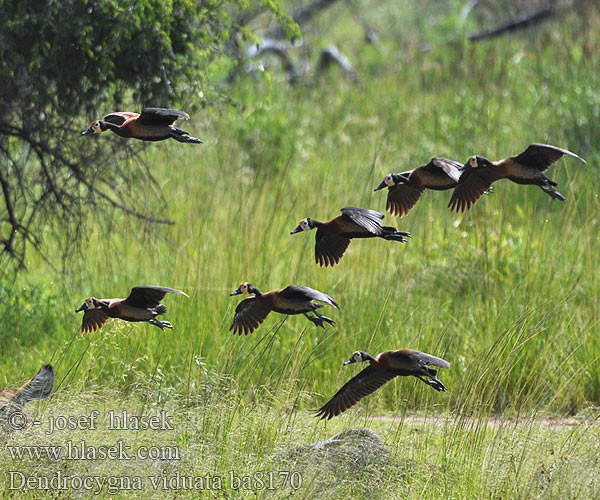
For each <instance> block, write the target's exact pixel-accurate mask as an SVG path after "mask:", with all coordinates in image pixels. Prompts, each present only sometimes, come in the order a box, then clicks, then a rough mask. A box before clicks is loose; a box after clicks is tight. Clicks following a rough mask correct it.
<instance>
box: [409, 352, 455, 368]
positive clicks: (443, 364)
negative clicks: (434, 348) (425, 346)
mask: <svg viewBox="0 0 600 500" xmlns="http://www.w3.org/2000/svg"><path fill="white" fill-rule="evenodd" d="M401 352H402V353H404V354H405V355H406V356H408V357H409V358H412V359H414V360H416V361H418V363H419V364H421V365H423V366H439V367H440V368H450V363H448V361H446V360H445V359H442V358H438V357H437V356H432V355H431V354H427V353H426V352H421V351H415V350H413V349H408V350H407V351H401Z"/></svg>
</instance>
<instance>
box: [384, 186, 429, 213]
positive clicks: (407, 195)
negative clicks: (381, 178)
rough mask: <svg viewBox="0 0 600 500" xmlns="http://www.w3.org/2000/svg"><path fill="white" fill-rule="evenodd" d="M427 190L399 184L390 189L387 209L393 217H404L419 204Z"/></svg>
mask: <svg viewBox="0 0 600 500" xmlns="http://www.w3.org/2000/svg"><path fill="white" fill-rule="evenodd" d="M424 191H425V188H422V187H414V186H409V185H407V184H397V185H396V186H390V187H389V188H388V196H387V204H386V209H387V211H388V212H389V213H391V214H392V215H396V216H398V217H404V216H405V215H406V214H407V213H408V212H410V209H411V208H412V207H414V206H415V205H416V204H417V201H419V198H421V195H422V194H423V192H424Z"/></svg>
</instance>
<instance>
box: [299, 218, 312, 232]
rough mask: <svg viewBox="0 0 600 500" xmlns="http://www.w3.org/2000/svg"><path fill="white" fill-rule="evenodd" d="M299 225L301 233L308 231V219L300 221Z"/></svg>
mask: <svg viewBox="0 0 600 500" xmlns="http://www.w3.org/2000/svg"><path fill="white" fill-rule="evenodd" d="M300 225H301V226H302V231H310V224H309V223H308V219H302V221H301V222H300Z"/></svg>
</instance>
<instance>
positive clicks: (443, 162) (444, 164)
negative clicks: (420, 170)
mask: <svg viewBox="0 0 600 500" xmlns="http://www.w3.org/2000/svg"><path fill="white" fill-rule="evenodd" d="M429 165H432V166H433V167H436V168H441V169H442V170H443V171H444V173H445V174H446V175H447V176H448V177H450V179H452V180H453V181H454V182H458V181H459V180H460V176H461V173H462V171H463V170H464V168H465V166H464V164H462V163H459V162H457V161H454V160H449V159H448V158H441V157H438V158H432V159H431V161H430V162H429V164H428V166H429Z"/></svg>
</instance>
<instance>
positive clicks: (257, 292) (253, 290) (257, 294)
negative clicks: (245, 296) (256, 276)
mask: <svg viewBox="0 0 600 500" xmlns="http://www.w3.org/2000/svg"><path fill="white" fill-rule="evenodd" d="M248 291H249V292H250V293H253V294H254V295H256V296H257V297H259V296H260V295H262V292H261V291H260V290H259V289H258V288H254V287H252V288H251V289H250V290H248Z"/></svg>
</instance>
